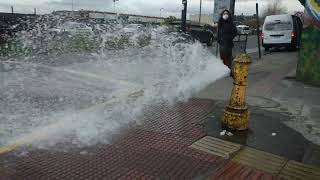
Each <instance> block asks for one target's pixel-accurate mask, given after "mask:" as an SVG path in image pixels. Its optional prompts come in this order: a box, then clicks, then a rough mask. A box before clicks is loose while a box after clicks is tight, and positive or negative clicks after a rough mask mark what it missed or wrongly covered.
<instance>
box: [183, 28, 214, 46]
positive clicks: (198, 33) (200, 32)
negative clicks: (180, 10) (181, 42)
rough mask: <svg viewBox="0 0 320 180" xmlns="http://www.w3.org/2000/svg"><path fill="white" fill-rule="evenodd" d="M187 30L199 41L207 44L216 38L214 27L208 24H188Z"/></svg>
mask: <svg viewBox="0 0 320 180" xmlns="http://www.w3.org/2000/svg"><path fill="white" fill-rule="evenodd" d="M187 32H189V33H190V34H191V36H192V37H194V38H195V39H197V40H199V41H200V42H202V43H206V44H207V46H212V44H213V41H214V40H215V39H216V29H215V28H214V27H212V26H210V25H208V24H206V25H204V26H201V25H199V24H188V25H187Z"/></svg>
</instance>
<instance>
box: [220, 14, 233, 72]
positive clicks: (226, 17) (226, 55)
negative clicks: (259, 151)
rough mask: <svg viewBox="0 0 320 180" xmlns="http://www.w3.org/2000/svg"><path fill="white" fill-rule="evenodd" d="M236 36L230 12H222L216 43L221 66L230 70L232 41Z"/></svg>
mask: <svg viewBox="0 0 320 180" xmlns="http://www.w3.org/2000/svg"><path fill="white" fill-rule="evenodd" d="M236 35H237V28H236V26H235V25H234V23H233V20H232V16H231V13H230V11H228V10H224V11H223V12H222V13H221V16H220V19H219V22H218V37H217V38H218V43H219V47H220V48H219V51H220V58H221V59H222V61H223V64H225V65H226V66H228V67H229V68H230V69H231V68H232V48H233V46H234V44H233V39H234V38H235V37H236Z"/></svg>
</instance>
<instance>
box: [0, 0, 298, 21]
mask: <svg viewBox="0 0 320 180" xmlns="http://www.w3.org/2000/svg"><path fill="white" fill-rule="evenodd" d="M73 1H74V8H75V10H79V9H86V10H99V11H111V12H112V11H113V0H73ZM256 1H257V0H236V10H235V11H236V14H241V13H244V14H247V15H252V14H255V3H256ZM268 1H270V0H258V2H260V9H263V7H264V6H266V3H267V2H268ZM181 2H182V1H181V0H119V1H117V2H116V11H117V12H120V13H131V14H140V15H149V16H159V15H160V9H161V8H164V10H163V11H162V15H163V16H169V15H175V16H178V17H179V16H180V12H181V9H182V3H181ZM213 4H214V0H203V6H202V9H203V11H202V12H203V14H212V12H213ZM283 4H284V5H285V7H286V8H287V9H288V11H289V12H294V11H297V10H298V11H302V10H303V6H302V5H300V3H299V1H298V0H283ZM11 6H14V10H15V12H18V13H33V9H34V8H37V12H38V13H40V14H43V13H50V12H52V11H53V10H61V9H63V10H71V9H72V0H0V12H10V11H11ZM199 6H200V0H188V14H198V13H199Z"/></svg>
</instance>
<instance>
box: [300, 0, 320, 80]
mask: <svg viewBox="0 0 320 180" xmlns="http://www.w3.org/2000/svg"><path fill="white" fill-rule="evenodd" d="M300 2H301V3H302V4H303V5H304V6H305V13H304V15H303V19H304V32H303V34H302V39H301V49H300V53H299V62H298V67H297V78H298V80H301V81H303V82H306V83H311V84H314V85H318V86H320V44H319V42H320V0H300Z"/></svg>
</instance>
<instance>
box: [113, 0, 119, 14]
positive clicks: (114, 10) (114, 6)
mask: <svg viewBox="0 0 320 180" xmlns="http://www.w3.org/2000/svg"><path fill="white" fill-rule="evenodd" d="M116 1H119V0H113V12H114V13H116Z"/></svg>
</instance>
